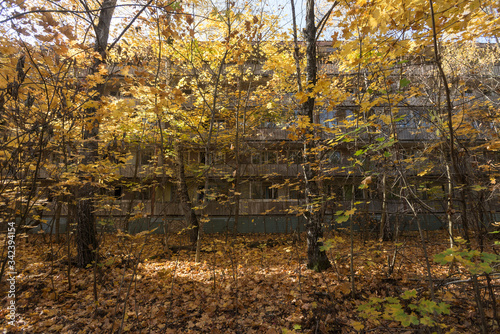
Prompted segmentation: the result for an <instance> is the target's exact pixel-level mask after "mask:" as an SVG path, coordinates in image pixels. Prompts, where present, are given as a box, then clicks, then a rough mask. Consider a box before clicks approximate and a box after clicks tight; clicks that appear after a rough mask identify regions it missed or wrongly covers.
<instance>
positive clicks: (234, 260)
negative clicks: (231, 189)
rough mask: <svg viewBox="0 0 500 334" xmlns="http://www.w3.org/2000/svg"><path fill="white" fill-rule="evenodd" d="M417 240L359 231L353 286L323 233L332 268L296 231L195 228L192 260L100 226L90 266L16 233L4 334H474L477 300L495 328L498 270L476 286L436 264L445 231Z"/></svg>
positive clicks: (1, 317)
mask: <svg viewBox="0 0 500 334" xmlns="http://www.w3.org/2000/svg"><path fill="white" fill-rule="evenodd" d="M426 237H427V243H426V251H427V252H428V254H429V262H427V261H426V259H425V256H424V248H423V247H422V243H421V242H420V238H419V236H418V235H417V234H411V235H406V236H402V237H400V238H399V240H398V242H383V243H381V242H378V241H375V240H373V239H367V238H362V236H360V235H356V236H355V239H354V247H353V254H354V256H353V271H354V284H352V283H351V277H352V273H351V270H350V263H351V257H350V254H351V246H350V245H351V243H350V238H349V235H343V234H338V233H337V234H336V236H327V238H325V239H328V238H331V239H330V241H329V242H328V243H327V244H328V248H329V249H328V250H327V254H328V256H329V258H330V259H331V261H332V265H333V266H332V268H330V269H328V270H326V271H325V272H322V273H316V272H314V271H311V270H308V269H306V266H305V256H306V245H305V236H304V235H301V236H299V235H297V234H295V235H238V236H236V237H232V236H229V237H226V236H225V235H204V236H203V239H202V249H201V254H200V262H199V263H196V262H195V252H194V251H190V250H178V251H177V252H172V251H171V249H169V247H172V246H179V245H180V244H182V241H183V239H182V238H181V237H178V236H171V237H169V238H168V239H165V237H164V236H163V235H154V234H151V235H146V234H140V235H136V236H129V235H116V234H105V235H101V247H100V249H99V254H100V257H101V259H100V263H98V265H97V266H92V267H90V268H87V269H79V268H76V267H75V266H74V264H72V261H68V249H69V250H70V251H71V252H72V253H71V254H70V258H74V256H75V254H74V249H75V247H74V245H73V244H71V245H70V247H69V248H68V244H67V243H66V242H65V240H64V238H63V240H61V241H60V243H55V242H54V237H52V238H50V237H49V236H48V235H30V236H28V237H24V238H19V237H18V238H17V240H16V246H17V249H16V272H17V276H15V279H16V281H15V302H16V304H15V306H16V311H15V314H16V316H17V318H16V322H15V326H11V325H9V324H8V320H7V318H8V317H7V315H8V314H9V310H8V309H7V305H8V303H9V298H8V297H7V294H8V292H9V291H8V289H7V284H2V286H1V289H2V290H1V295H0V297H1V304H0V305H1V307H2V309H1V311H0V328H1V330H3V332H4V333H269V334H271V333H431V332H442V333H480V332H481V329H480V325H481V323H482V322H481V317H480V314H481V313H480V312H479V308H478V305H477V298H476V297H475V296H479V298H480V301H481V304H480V305H481V307H482V310H483V315H484V322H483V323H485V324H487V326H488V328H487V329H486V330H487V332H489V333H493V332H500V331H499V327H498V325H497V322H496V321H495V307H494V305H495V303H493V302H492V298H491V297H492V295H491V293H492V292H493V296H495V293H496V299H498V298H499V296H498V291H499V288H498V286H499V284H500V282H499V280H498V276H495V275H494V274H491V275H490V276H489V278H488V277H486V275H484V274H478V276H477V283H478V284H477V285H476V289H475V288H474V284H473V282H474V281H473V280H472V277H473V276H471V274H470V270H468V269H467V267H466V266H464V265H460V264H455V265H453V266H450V265H441V264H438V263H436V262H435V261H434V260H433V259H434V255H435V254H438V253H440V252H443V251H444V250H445V249H446V248H447V247H448V243H447V240H448V238H447V236H446V235H444V234H442V233H439V232H433V233H428V234H427V236H426ZM51 241H52V242H51ZM489 251H490V252H493V251H494V250H492V249H489ZM465 256H466V255H464V254H462V258H463V257H465ZM447 259H448V260H449V259H451V258H450V257H448V258H447ZM455 262H457V261H455ZM458 262H460V261H458ZM473 262H474V263H479V262H478V261H476V260H474V259H472V261H471V263H473ZM464 263H465V262H464ZM427 265H429V267H430V270H431V273H432V282H433V284H432V286H433V294H432V293H431V290H430V285H429V281H430V280H429V275H428V269H427V268H428V266H427ZM491 265H492V266H493V264H491ZM469 269H470V268H469ZM68 270H69V273H70V276H69V278H70V279H68ZM490 278H491V280H490V283H491V284H490V288H488V287H487V284H486V282H487V279H490ZM3 280H4V281H5V277H4V278H3ZM353 286H354V288H355V292H354V294H353V293H352V291H351V290H352V287H353ZM474 291H476V292H478V294H476V295H474ZM438 327H439V328H440V329H438Z"/></svg>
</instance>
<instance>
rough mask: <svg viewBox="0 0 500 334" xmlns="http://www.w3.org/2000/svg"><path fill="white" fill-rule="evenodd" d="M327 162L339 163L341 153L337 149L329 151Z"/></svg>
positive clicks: (340, 161)
mask: <svg viewBox="0 0 500 334" xmlns="http://www.w3.org/2000/svg"><path fill="white" fill-rule="evenodd" d="M328 163H330V164H332V165H340V164H341V163H342V155H341V154H340V152H338V151H334V152H331V153H330V154H329V155H328Z"/></svg>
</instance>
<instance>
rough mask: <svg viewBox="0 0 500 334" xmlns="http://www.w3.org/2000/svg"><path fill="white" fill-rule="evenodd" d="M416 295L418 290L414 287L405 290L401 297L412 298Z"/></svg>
mask: <svg viewBox="0 0 500 334" xmlns="http://www.w3.org/2000/svg"><path fill="white" fill-rule="evenodd" d="M416 296H417V290H415V289H413V290H407V291H405V292H404V293H403V295H402V296H401V298H403V299H410V298H415V297H416Z"/></svg>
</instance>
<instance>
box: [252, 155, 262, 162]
mask: <svg viewBox="0 0 500 334" xmlns="http://www.w3.org/2000/svg"><path fill="white" fill-rule="evenodd" d="M260 163H261V155H260V153H252V164H254V165H259V164H260Z"/></svg>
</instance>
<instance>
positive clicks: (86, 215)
mask: <svg viewBox="0 0 500 334" xmlns="http://www.w3.org/2000/svg"><path fill="white" fill-rule="evenodd" d="M115 6H116V0H104V1H103V3H102V6H101V11H100V14H99V23H98V24H97V26H96V27H95V35H96V41H95V46H94V49H95V50H96V51H97V52H98V53H99V54H100V56H101V57H100V58H97V57H96V58H95V59H94V63H93V64H92V67H91V68H90V70H89V72H90V74H94V73H96V72H97V71H99V66H100V65H102V64H104V63H105V61H106V49H107V45H108V36H109V28H110V24H111V19H112V17H113V12H114V10H115ZM103 93H104V84H99V85H97V92H96V95H95V96H94V100H96V101H98V100H99V99H100V98H101V96H102V94H103ZM96 113H97V109H96V108H87V109H85V110H84V117H85V123H86V124H84V126H83V141H84V144H83V152H82V154H83V156H84V158H83V159H82V164H83V165H91V164H94V163H95V162H96V161H97V159H98V148H99V144H98V137H99V122H98V121H97V119H96ZM82 183H83V185H82V186H81V187H80V188H79V189H78V190H77V197H76V198H77V203H76V205H77V209H76V214H77V217H76V218H77V238H76V243H77V251H78V257H77V265H78V266H79V267H80V268H85V267H87V265H89V264H90V263H91V262H92V261H94V260H95V261H97V255H98V254H97V246H98V245H97V236H96V227H95V214H94V211H95V208H94V202H93V195H94V193H95V192H96V187H95V186H93V185H92V183H91V182H88V181H87V180H82Z"/></svg>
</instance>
